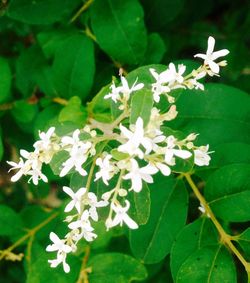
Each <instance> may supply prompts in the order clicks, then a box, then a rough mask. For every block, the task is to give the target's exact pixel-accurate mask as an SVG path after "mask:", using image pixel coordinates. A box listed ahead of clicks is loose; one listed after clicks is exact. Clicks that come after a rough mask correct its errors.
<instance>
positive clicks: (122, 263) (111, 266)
mask: <svg viewBox="0 0 250 283" xmlns="http://www.w3.org/2000/svg"><path fill="white" fill-rule="evenodd" d="M88 266H90V267H91V268H92V272H91V273H90V274H89V281H90V282H91V283H106V282H109V283H118V282H119V283H128V282H132V281H134V280H144V279H146V277H147V272H146V269H145V267H144V266H143V265H142V264H141V263H140V262H139V261H137V260H136V259H134V258H133V257H131V256H129V255H125V254H119V253H106V254H99V255H96V256H94V257H93V258H91V259H90V261H89V263H88Z"/></svg>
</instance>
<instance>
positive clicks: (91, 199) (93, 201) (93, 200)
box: [84, 192, 109, 221]
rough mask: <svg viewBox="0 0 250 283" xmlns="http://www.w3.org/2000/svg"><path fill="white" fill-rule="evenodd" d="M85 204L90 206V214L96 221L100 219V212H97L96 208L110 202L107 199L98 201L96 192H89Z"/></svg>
mask: <svg viewBox="0 0 250 283" xmlns="http://www.w3.org/2000/svg"><path fill="white" fill-rule="evenodd" d="M84 204H87V205H89V206H90V208H89V216H90V217H91V218H92V219H93V220H94V221H98V214H97V211H96V208H97V207H104V206H107V205H108V204H109V203H108V202H107V201H105V200H100V201H97V196H96V195H95V194H94V193H92V192H90V193H88V197H87V198H86V199H84Z"/></svg>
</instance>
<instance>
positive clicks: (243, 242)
mask: <svg viewBox="0 0 250 283" xmlns="http://www.w3.org/2000/svg"><path fill="white" fill-rule="evenodd" d="M237 242H238V243H239V245H240V246H241V248H242V249H243V251H244V253H245V254H246V255H247V258H248V259H249V258H250V228H247V229H246V230H245V231H244V232H242V233H241V234H240V235H239V236H238V237H237Z"/></svg>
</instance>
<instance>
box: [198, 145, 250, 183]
mask: <svg viewBox="0 0 250 283" xmlns="http://www.w3.org/2000/svg"><path fill="white" fill-rule="evenodd" d="M234 163H249V164H250V144H246V143H241V142H233V143H223V144H220V145H218V146H215V147H214V152H213V153H212V154H211V161H210V163H209V166H203V167H196V174H197V175H199V176H200V177H201V178H202V179H203V180H207V179H208V178H209V176H210V175H211V174H212V173H213V172H214V170H216V169H218V168H220V167H222V166H225V165H229V164H234Z"/></svg>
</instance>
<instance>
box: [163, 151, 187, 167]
mask: <svg viewBox="0 0 250 283" xmlns="http://www.w3.org/2000/svg"><path fill="white" fill-rule="evenodd" d="M174 156H177V157H180V158H182V159H187V158H189V157H191V156H192V153H191V152H190V151H188V150H185V149H174V148H167V149H166V153H165V162H166V163H167V164H169V165H175V160H174Z"/></svg>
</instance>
